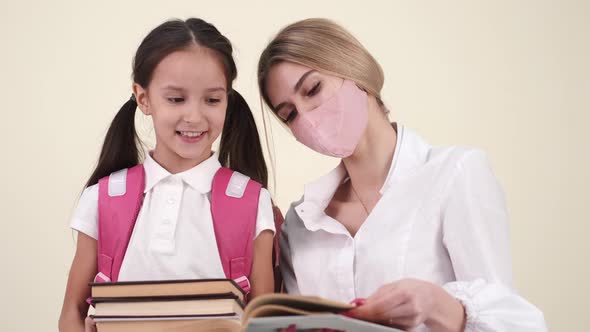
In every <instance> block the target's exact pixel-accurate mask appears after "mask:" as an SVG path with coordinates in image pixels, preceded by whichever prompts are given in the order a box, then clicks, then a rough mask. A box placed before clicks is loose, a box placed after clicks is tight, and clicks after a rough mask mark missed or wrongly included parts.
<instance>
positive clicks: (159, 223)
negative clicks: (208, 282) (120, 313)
mask: <svg viewBox="0 0 590 332" xmlns="http://www.w3.org/2000/svg"><path fill="white" fill-rule="evenodd" d="M236 75H237V72H236V65H235V63H234V59H233V57H232V46H231V44H230V42H229V40H228V39H227V38H226V37H225V36H223V35H222V34H221V33H220V32H219V31H218V30H217V29H216V28H215V27H214V26H213V25H211V24H209V23H207V22H205V21H203V20H200V19H196V18H191V19H188V20H186V21H180V20H174V21H169V22H166V23H163V24H162V25H160V26H158V27H157V28H155V29H154V30H153V31H151V32H150V33H149V34H148V35H147V36H146V37H145V39H144V40H143V42H142V43H141V45H140V46H139V48H138V50H137V53H136V55H135V58H134V61H133V96H132V97H131V99H130V100H129V101H127V102H126V103H125V104H124V105H123V107H122V108H121V109H120V110H119V112H118V113H117V115H116V116H115V118H114V120H113V122H112V124H111V126H110V128H109V130H108V132H107V135H106V138H105V141H104V144H103V147H102V151H101V154H100V158H99V161H98V165H97V166H96V169H95V170H94V172H93V174H92V176H91V177H90V179H89V180H88V183H87V188H86V190H85V191H84V193H83V194H82V196H81V198H80V201H79V204H78V207H77V209H76V212H75V215H74V218H73V220H72V223H71V227H72V228H73V229H75V230H77V231H78V244H77V249H76V255H75V257H74V260H73V263H72V267H71V270H70V275H69V279H68V283H67V288H66V293H65V298H64V304H63V308H62V313H61V316H60V320H59V328H60V331H83V330H84V320H85V317H86V315H87V311H88V304H87V303H86V301H85V300H86V299H87V298H88V297H89V295H90V288H89V286H88V283H89V282H91V281H93V279H94V277H95V275H97V238H98V234H97V233H98V226H97V223H98V217H99V216H98V212H97V211H98V200H99V185H98V184H97V182H98V181H99V179H101V178H104V177H106V176H108V175H109V174H111V173H113V172H116V171H119V170H121V169H125V168H130V167H133V166H135V165H137V164H139V163H140V154H139V148H138V144H139V139H138V137H137V135H136V133H135V129H134V116H135V110H136V108H139V109H140V110H141V111H142V112H143V113H144V114H146V115H147V116H150V117H151V118H152V120H153V124H154V130H155V134H156V146H155V149H154V150H153V151H151V152H149V153H148V154H147V155H146V156H145V161H143V169H144V170H145V188H144V191H143V193H144V198H143V204H142V206H141V210H140V212H139V215H138V216H137V219H136V222H135V226H134V228H133V233H132V235H131V238H130V240H129V244H128V246H127V249H126V251H125V254H124V259H123V261H122V264H121V266H120V270H119V274H118V280H119V281H126V280H162V279H197V278H225V274H224V269H223V268H222V262H221V261H220V256H219V255H217V254H215V253H216V252H217V250H218V248H217V245H216V238H215V234H214V233H215V231H214V225H213V220H212V215H211V204H210V195H211V190H212V181H213V178H214V176H215V174H216V173H217V171H218V170H219V169H220V168H221V167H222V166H227V167H229V168H231V169H233V170H235V171H239V172H241V173H242V174H244V175H246V176H248V177H250V178H251V179H252V180H255V181H257V182H258V183H260V184H261V185H262V186H264V187H266V184H267V170H266V166H265V162H264V158H263V155H262V149H261V146H260V141H259V136H258V131H257V129H256V125H255V122H254V118H253V116H252V113H251V111H250V109H249V108H248V105H247V104H246V102H245V101H244V99H243V98H242V97H241V96H240V94H239V93H238V92H237V91H235V90H233V89H232V82H233V80H234V79H235V78H236ZM222 129H223V130H222ZM219 135H221V146H220V150H219V153H218V154H217V153H212V150H211V147H212V144H213V142H214V141H215V140H216V139H217V138H218V137H219ZM109 190H110V187H109ZM228 190H229V188H228ZM256 198H258V209H257V215H256V221H255V230H252V233H254V234H253V237H254V241H253V252H252V267H251V273H250V275H249V280H250V284H251V293H250V296H251V297H256V296H258V295H260V294H263V293H267V292H272V291H273V287H274V283H273V270H272V263H271V261H272V258H271V257H272V245H273V234H274V230H275V227H274V219H273V208H272V204H271V199H270V194H269V193H268V191H267V190H266V189H264V188H263V189H261V190H260V194H259V197H258V196H257V197H256ZM227 208H230V209H231V208H232V207H231V206H228V207H227ZM101 218H102V216H101ZM236 226H237V227H242V225H241V224H237V225H236ZM244 233H245V234H248V232H247V230H246V229H244ZM101 234H102V233H101ZM97 278H98V276H97ZM107 280H108V279H107Z"/></svg>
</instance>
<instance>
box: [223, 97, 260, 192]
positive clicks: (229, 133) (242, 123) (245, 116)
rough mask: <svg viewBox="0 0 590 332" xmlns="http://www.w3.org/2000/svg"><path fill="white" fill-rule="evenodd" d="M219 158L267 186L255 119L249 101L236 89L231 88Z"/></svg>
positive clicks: (224, 164)
mask: <svg viewBox="0 0 590 332" xmlns="http://www.w3.org/2000/svg"><path fill="white" fill-rule="evenodd" d="M219 162H220V163H221V164H222V165H223V166H225V167H228V168H231V169H232V170H234V171H238V172H240V173H242V174H244V175H247V176H249V177H250V178H251V179H252V180H255V181H257V182H259V183H260V184H262V186H263V187H265V188H267V187H268V170H267V169H266V162H265V161H264V155H263V154H262V146H261V145H260V137H259V136H258V129H257V128H256V122H255V121H254V116H253V115H252V111H250V107H249V106H248V103H246V100H244V98H243V97H242V95H240V94H239V93H238V92H237V91H236V90H232V91H231V92H230V94H229V97H228V104H227V112H226V114H225V124H224V125H223V132H222V133H221V142H220V148H219Z"/></svg>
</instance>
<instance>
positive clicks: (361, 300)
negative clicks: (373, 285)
mask: <svg viewBox="0 0 590 332" xmlns="http://www.w3.org/2000/svg"><path fill="white" fill-rule="evenodd" d="M366 302H367V299H364V298H362V297H359V298H358V299H354V300H352V301H351V302H350V304H354V305H355V306H357V307H358V306H361V305H363V304H365V303H366Z"/></svg>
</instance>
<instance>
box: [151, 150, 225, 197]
mask: <svg viewBox="0 0 590 332" xmlns="http://www.w3.org/2000/svg"><path fill="white" fill-rule="evenodd" d="M143 166H144V169H145V178H146V181H145V190H144V193H147V192H148V191H150V190H151V189H152V188H154V187H155V186H156V185H157V184H158V183H160V181H162V180H164V179H166V178H168V177H170V176H175V177H179V178H181V179H182V180H183V181H184V182H185V183H186V184H188V185H189V186H191V187H192V188H193V189H195V190H197V191H199V192H201V193H202V194H207V193H209V192H210V191H211V184H212V182H213V177H214V176H215V173H217V171H218V170H219V168H221V163H219V155H218V154H217V153H213V154H211V156H210V157H209V158H207V159H205V160H204V161H202V162H201V163H200V164H198V165H196V166H195V167H193V168H191V169H188V170H186V171H184V172H180V173H177V174H171V173H170V172H168V171H167V170H166V169H165V168H164V167H162V166H161V165H160V164H158V162H156V161H155V160H154V158H153V157H152V155H151V152H149V153H146V158H145V161H144V163H143Z"/></svg>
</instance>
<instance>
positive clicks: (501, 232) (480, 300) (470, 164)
mask: <svg viewBox="0 0 590 332" xmlns="http://www.w3.org/2000/svg"><path fill="white" fill-rule="evenodd" d="M448 189H449V191H448V196H447V201H446V204H444V205H443V206H444V208H443V211H442V214H443V241H444V244H445V246H446V248H447V250H448V253H449V256H450V258H451V262H452V265H453V270H454V272H455V277H456V280H457V281H455V282H451V283H448V284H445V285H444V286H443V288H444V289H445V290H446V291H447V292H449V293H450V294H451V295H452V296H454V297H455V298H456V299H457V300H459V301H460V302H461V303H462V304H463V305H464V307H465V311H466V314H467V326H466V330H465V331H546V330H547V328H546V325H545V320H544V317H543V314H542V312H541V311H540V310H539V309H537V308H536V307H535V306H534V305H532V304H531V303H529V302H527V301H526V300H525V299H524V298H522V297H520V296H519V295H518V294H517V293H516V291H515V290H514V289H513V286H512V270H511V259H510V248H509V244H510V243H509V231H508V214H507V209H506V203H505V200H504V194H503V192H502V190H501V188H500V185H499V183H498V181H497V179H496V177H495V176H494V174H493V172H492V169H491V167H490V163H489V161H488V159H487V157H486V156H485V154H484V153H482V152H480V151H477V150H473V151H470V152H468V153H467V154H466V155H465V156H464V157H463V158H462V160H461V161H460V162H459V163H458V165H457V169H456V172H455V176H454V178H453V179H452V180H451V183H450V185H449V188H448Z"/></svg>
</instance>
